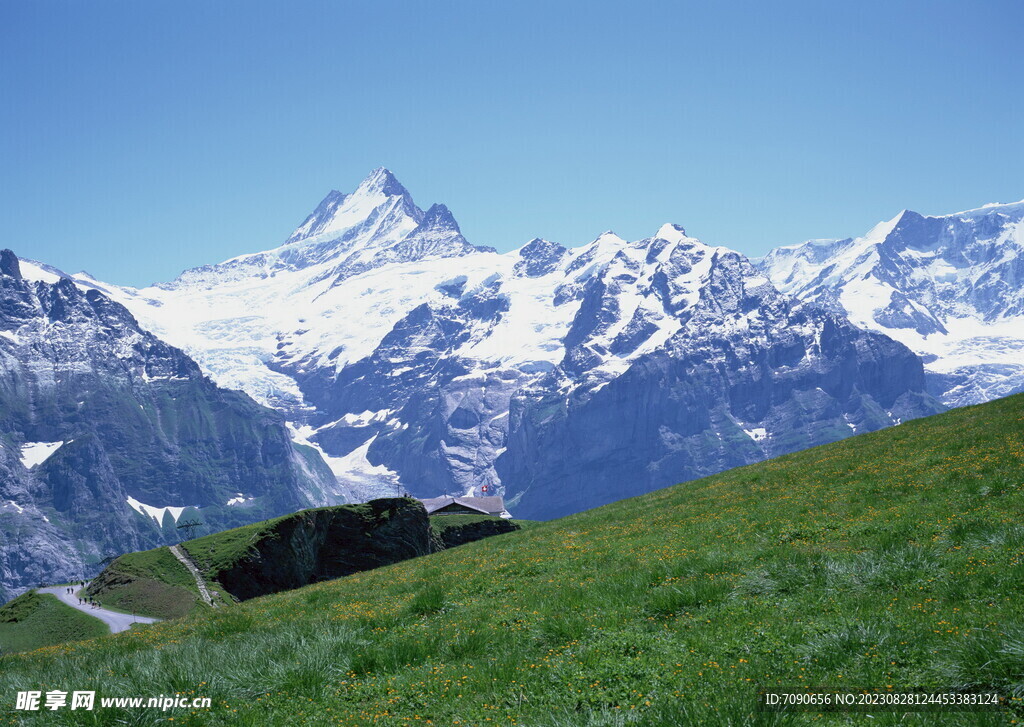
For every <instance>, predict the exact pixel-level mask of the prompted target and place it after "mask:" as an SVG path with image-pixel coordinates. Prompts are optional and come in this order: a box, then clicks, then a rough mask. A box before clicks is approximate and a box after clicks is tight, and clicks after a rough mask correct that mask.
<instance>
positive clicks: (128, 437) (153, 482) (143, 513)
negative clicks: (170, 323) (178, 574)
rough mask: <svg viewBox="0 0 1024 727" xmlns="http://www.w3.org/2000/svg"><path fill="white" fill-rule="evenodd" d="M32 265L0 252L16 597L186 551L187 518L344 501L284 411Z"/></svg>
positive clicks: (5, 447)
mask: <svg viewBox="0 0 1024 727" xmlns="http://www.w3.org/2000/svg"><path fill="white" fill-rule="evenodd" d="M26 267H28V268H30V270H29V277H26V275H23V271H22V266H21V265H20V264H19V261H18V259H17V258H16V257H15V256H14V255H13V253H11V252H10V251H7V250H5V251H3V252H2V253H0V543H2V546H0V587H2V588H3V589H6V590H7V592H8V593H9V594H12V593H15V592H18V591H20V590H22V589H24V588H26V587H29V586H32V585H36V584H38V583H39V582H52V581H54V580H60V579H71V578H79V577H82V576H83V575H84V574H85V573H86V572H89V571H92V570H94V569H95V564H96V563H97V562H98V561H100V560H101V559H103V558H104V557H106V556H108V555H118V554H120V553H122V552H126V551H130V550H138V549H141V548H146V547H151V546H153V545H157V544H159V543H162V542H167V541H168V540H171V541H172V542H173V541H175V540H177V533H176V530H175V525H176V522H177V521H178V519H179V518H180V517H182V516H184V517H186V518H198V519H201V520H202V521H204V522H205V523H206V525H207V527H211V528H218V527H228V526H231V525H235V524H240V523H242V522H251V521H253V520H258V519H262V518H265V517H268V516H270V515H274V514H279V513H282V512H289V511H292V510H295V509H297V508H300V507H303V506H307V505H309V504H322V503H325V502H328V501H330V500H329V498H330V497H331V490H330V488H333V486H334V483H333V481H330V480H328V479H327V477H325V475H324V471H323V470H324V469H325V468H324V466H323V464H322V462H319V463H318V460H319V458H318V456H317V455H315V453H312V454H311V453H310V452H308V451H307V452H300V451H299V450H297V449H296V447H295V446H294V445H293V443H292V442H291V440H290V438H289V435H288V432H287V430H286V428H285V426H284V422H283V420H282V417H281V416H280V415H279V414H277V413H276V412H274V411H271V410H269V409H265V408H263V407H261V406H259V405H257V404H256V403H255V402H253V401H252V399H250V398H249V397H248V396H247V395H245V394H243V393H241V392H236V391H226V390H224V389H221V388H219V387H217V386H216V385H215V384H214V383H213V382H212V381H210V380H209V379H208V378H206V377H205V376H204V375H203V374H202V372H201V371H200V370H199V367H198V366H197V365H196V364H195V362H193V361H192V360H191V359H190V358H189V357H188V356H187V355H185V354H184V353H183V352H182V351H180V350H178V349H176V348H173V347H172V346H169V345H167V344H166V343H164V342H162V341H160V340H159V339H157V338H156V337H154V336H153V335H152V334H150V333H146V332H144V331H143V330H141V329H140V328H139V326H138V324H137V322H136V321H135V319H134V318H133V317H132V315H131V314H130V313H129V312H128V311H127V310H126V309H125V308H123V307H122V306H121V305H119V304H117V303H115V302H114V301H112V300H110V299H109V298H108V297H107V296H105V295H103V294H102V293H100V292H99V291H97V290H83V289H82V288H80V287H79V286H78V285H76V284H75V283H74V282H73V281H72V280H71V279H70V278H68V277H62V276H60V275H57V274H54V273H52V272H49V271H46V270H44V269H42V268H39V267H36V266H32V265H27V266H26ZM33 278H34V279H33ZM232 501H234V502H233V503H232ZM229 503H232V504H229Z"/></svg>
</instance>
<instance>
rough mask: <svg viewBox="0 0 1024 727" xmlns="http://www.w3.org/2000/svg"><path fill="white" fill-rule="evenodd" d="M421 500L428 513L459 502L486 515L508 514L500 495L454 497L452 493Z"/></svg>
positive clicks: (499, 515)
mask: <svg viewBox="0 0 1024 727" xmlns="http://www.w3.org/2000/svg"><path fill="white" fill-rule="evenodd" d="M421 502H422V503H423V507H425V508H426V509H427V514H428V515H429V514H430V513H432V512H437V511H438V510H441V509H442V508H445V507H448V506H449V505H453V504H457V505H462V506H463V507H466V508H469V509H470V510H476V511H477V512H479V513H482V514H484V515H495V516H498V517H501V516H503V515H505V516H507V513H506V512H505V501H504V499H503V498H501V497H500V496H498V495H494V496H491V497H452V496H451V495H442V496H441V497H429V498H426V499H424V500H421Z"/></svg>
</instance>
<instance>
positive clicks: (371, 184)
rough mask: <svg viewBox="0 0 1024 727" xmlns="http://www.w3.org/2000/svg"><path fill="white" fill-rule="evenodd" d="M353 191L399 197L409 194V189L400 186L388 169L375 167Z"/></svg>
mask: <svg viewBox="0 0 1024 727" xmlns="http://www.w3.org/2000/svg"><path fill="white" fill-rule="evenodd" d="M355 193H356V194H360V193H364V194H366V193H376V194H383V195H385V196H387V197H399V196H402V195H407V194H409V190H407V189H406V188H405V187H403V186H402V183H401V182H399V181H398V178H397V177H395V175H394V174H393V173H392V172H391V170H390V169H388V168H386V167H377V168H376V169H374V170H373V171H372V172H370V173H369V174H368V175H367V176H366V179H364V180H363V181H362V182H360V184H359V187H358V188H357V189H356V192H355Z"/></svg>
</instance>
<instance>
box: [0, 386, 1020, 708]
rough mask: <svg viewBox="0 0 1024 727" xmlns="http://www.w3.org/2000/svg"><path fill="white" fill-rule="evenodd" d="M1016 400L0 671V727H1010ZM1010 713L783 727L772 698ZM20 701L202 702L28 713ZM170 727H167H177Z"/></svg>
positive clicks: (1015, 640) (1014, 701) (1016, 546)
mask: <svg viewBox="0 0 1024 727" xmlns="http://www.w3.org/2000/svg"><path fill="white" fill-rule="evenodd" d="M1022 516H1024V396H1015V397H1009V398H1007V399H1003V400H999V401H995V402H992V403H989V404H985V405H982V406H978V407H971V408H965V409H959V410H955V411H952V412H949V413H946V414H942V415H938V416H935V417H930V418H928V419H924V420H918V421H912V422H907V423H905V424H903V425H900V426H898V427H894V428H892V429H888V430H885V431H882V432H876V433H873V434H867V435H862V436H858V437H854V438H851V439H848V440H845V441H842V442H838V443H835V444H831V445H826V446H823V447H817V448H815V449H811V450H806V451H803V452H799V453H796V454H793V455H788V456H785V457H781V458H778V459H775V460H771V461H768V462H764V463H761V464H758V465H753V466H749V467H744V468H741V469H736V470H731V471H729V472H725V473H722V474H720V475H716V476H713V477H708V478H705V479H702V480H697V481H694V482H687V483H684V484H681V485H677V486H675V487H671V488H668V489H665V490H661V491H658V492H655V493H651V494H649V495H645V496H642V497H637V498H633V499H630V500H625V501H622V502H618V503H615V504H612V505H609V506H606V507H602V508H599V509H596V510H592V511H589V512H585V513H581V514H578V515H574V516H571V517H567V518H564V519H561V520H558V521H553V522H548V523H541V524H536V525H533V526H531V527H529V528H527V529H524V530H523V531H520V532H516V533H510V534H506V535H500V536H496V537H493V538H489V539H486V540H483V541H479V542H475V543H471V544H468V545H465V546H462V547H458V548H454V549H451V550H447V551H443V552H440V553H436V554H433V555H430V556H425V557H422V558H417V559H415V560H411V561H406V562H403V563H399V564H397V565H393V566H389V567H386V568H380V569H378V570H374V571H370V572H365V573H360V574H356V575H353V576H349V577H346V578H342V579H339V580H336V581H331V582H325V583H320V584H316V585H313V586H309V587H306V588H302V589H299V590H296V591H291V592H288V593H282V594H277V595H274V596H268V597H264V598H259V599H254V600H252V601H248V602H245V603H242V604H239V605H236V606H232V607H230V608H223V609H218V610H217V611H216V612H213V613H211V614H209V615H207V616H203V617H198V616H196V617H187V618H184V619H180V620H176V621H168V622H165V623H161V624H157V625H155V626H151V627H145V628H140V629H138V630H136V631H132V632H127V633H125V634H121V635H117V636H108V637H104V638H98V639H94V640H91V641H85V642H78V643H70V644H65V645H62V646H52V647H47V648H43V649H39V650H36V651H33V652H29V653H25V654H18V655H12V656H6V657H3V658H0V694H2V697H0V700H2V704H3V707H2V709H3V711H0V725H2V724H36V723H38V724H46V725H62V724H81V725H97V726H99V725H112V724H125V725H150V724H157V723H159V724H172V725H284V724H289V725H299V724H311V725H320V724H323V725H328V724H336V725H352V726H362V725H380V726H381V727H396V726H398V725H417V724H432V725H443V726H445V727H448V726H450V725H460V726H462V725H529V726H532V727H580V726H584V725H587V726H592V727H598V726H609V727H610V726H617V725H632V724H636V725H691V724H692V725H703V724H707V725H790V724H794V725H803V724H815V725H845V724H872V725H897V724H898V725H989V724H991V725H1009V724H1015V723H1017V722H1018V721H1019V720H1020V719H1022V718H1024V708H1022V706H1021V705H1022V704H1024V701H1022V700H1024V517H1022ZM819 687H826V688H841V689H882V690H888V689H892V690H905V689H914V688H926V689H929V690H936V691H939V690H941V691H946V690H975V689H995V690H998V691H999V692H1000V693H1001V694H1003V695H1004V696H1005V697H1006V700H1007V706H1006V707H1004V708H1003V709H1001V710H1000V711H997V712H989V713H978V712H975V713H948V714H935V713H885V712H878V713H875V714H871V715H866V714H847V713H798V714H771V713H762V712H758V711H757V709H756V694H757V692H758V690H759V689H761V688H785V689H793V690H799V689H806V688H819ZM24 689H42V690H44V691H45V690H48V689H62V690H69V691H70V690H82V689H89V690H92V689H94V690H96V691H97V693H98V696H136V695H139V696H148V695H154V696H155V695H158V694H172V693H182V694H186V695H198V696H209V697H212V699H213V707H212V708H211V709H209V710H202V711H190V710H186V709H178V710H173V711H168V712H163V713H161V712H159V711H155V710H146V709H136V710H115V709H108V710H98V711H94V712H81V711H78V712H71V711H69V710H61V711H57V712H52V713H46V714H35V715H32V714H27V713H24V712H15V711H14V710H13V705H14V697H15V693H16V692H17V691H18V690H24ZM172 720H173V721H172Z"/></svg>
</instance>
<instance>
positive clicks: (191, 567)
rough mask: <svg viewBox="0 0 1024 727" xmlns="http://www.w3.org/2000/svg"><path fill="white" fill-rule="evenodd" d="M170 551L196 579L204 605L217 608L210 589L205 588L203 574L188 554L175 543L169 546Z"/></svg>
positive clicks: (217, 604)
mask: <svg viewBox="0 0 1024 727" xmlns="http://www.w3.org/2000/svg"><path fill="white" fill-rule="evenodd" d="M170 550H171V552H172V553H173V554H174V557H175V558H177V559H178V560H180V561H181V564H182V565H183V566H185V567H186V568H188V572H189V573H191V574H192V577H193V578H195V579H196V585H197V586H198V587H199V593H200V595H202V597H203V600H204V601H206V605H207V606H210V607H211V608H217V606H219V605H220V604H219V603H214V601H213V597H212V596H211V595H210V591H209V590H208V589H207V588H206V581H205V580H203V574H202V573H200V572H199V569H198V568H196V564H195V563H193V562H192V559H191V558H189V557H188V554H187V553H186V552H185V551H184V550H182V549H181V548H180V547H178V546H177V545H172V546H170Z"/></svg>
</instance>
